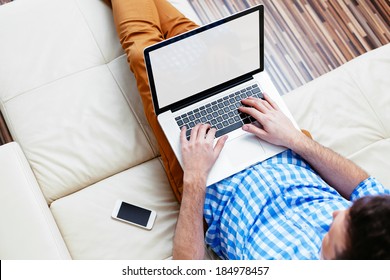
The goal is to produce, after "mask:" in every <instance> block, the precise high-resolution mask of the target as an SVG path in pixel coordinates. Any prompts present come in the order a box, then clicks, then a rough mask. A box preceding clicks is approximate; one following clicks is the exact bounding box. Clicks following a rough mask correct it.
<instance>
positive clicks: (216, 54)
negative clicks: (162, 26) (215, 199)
mask: <svg viewBox="0 0 390 280" xmlns="http://www.w3.org/2000/svg"><path fill="white" fill-rule="evenodd" d="M263 23H264V8H263V6H262V5H258V6H255V7H252V8H249V9H247V10H244V11H242V12H239V13H236V14H234V15H232V16H228V17H226V18H224V19H221V20H218V21H216V22H213V23H210V24H207V25H205V26H202V27H199V28H197V29H195V30H191V31H189V32H186V33H184V34H181V35H178V36H176V37H173V38H170V39H168V40H165V41H162V42H160V43H157V44H155V45H152V46H150V47H147V48H146V49H145V50H144V57H145V63H146V69H147V74H148V79H149V85H150V90H151V94H152V100H153V105H154V110H155V113H156V115H157V119H158V122H159V124H160V125H161V128H162V130H163V131H164V133H165V135H166V137H167V139H168V141H169V143H170V145H171V147H172V149H173V151H174V153H175V155H176V157H177V158H178V160H179V162H180V164H182V156H181V150H180V149H181V148H180V130H181V127H182V126H184V125H185V126H187V138H188V139H189V136H190V131H191V129H192V128H193V127H194V126H195V125H196V124H197V123H210V124H211V126H212V127H215V128H216V129H217V132H216V140H215V141H217V138H218V137H221V136H222V135H225V134H229V138H228V140H227V142H226V144H225V147H224V148H223V150H222V152H221V154H220V156H219V158H218V160H217V161H216V163H215V165H214V166H213V168H212V170H211V171H210V174H209V176H208V178H207V186H209V185H211V184H214V183H216V182H218V181H220V180H222V179H224V178H227V177H229V176H231V175H233V174H235V173H237V172H239V171H241V170H243V169H245V168H247V167H249V166H251V165H253V164H256V163H258V162H261V161H263V160H265V159H268V158H270V157H272V156H274V155H276V154H278V153H280V152H282V151H284V150H285V148H283V147H279V146H275V145H271V144H269V143H267V142H264V141H262V140H260V139H258V138H257V137H256V136H254V135H252V134H249V133H247V132H245V131H243V130H242V129H241V127H242V125H243V124H244V123H251V122H254V121H255V120H254V119H253V118H251V117H250V116H248V115H245V114H243V113H240V112H239V111H238V109H237V108H238V107H239V106H242V104H241V100H242V99H244V98H247V97H249V96H254V97H257V98H263V94H262V93H263V92H266V93H267V94H268V95H269V96H270V97H271V98H272V99H273V100H274V101H275V102H276V103H277V104H278V106H279V107H280V108H281V109H282V111H283V112H284V113H285V114H286V115H287V116H288V117H289V118H290V119H291V120H292V121H293V123H294V124H295V126H296V127H297V128H298V126H297V124H296V123H295V121H294V120H293V118H292V116H291V114H290V112H289V111H288V109H287V107H286V106H285V104H284V102H283V100H282V98H281V97H280V95H279V93H278V91H277V89H276V88H275V86H274V84H273V83H272V81H271V79H270V77H269V76H268V74H267V73H266V72H265V71H264V32H263Z"/></svg>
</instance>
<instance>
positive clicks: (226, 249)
mask: <svg viewBox="0 0 390 280" xmlns="http://www.w3.org/2000/svg"><path fill="white" fill-rule="evenodd" d="M375 194H390V191H389V190H388V189H385V188H384V187H383V186H382V185H381V184H380V183H379V182H378V181H376V180H375V179H374V178H372V177H370V178H368V179H366V180H364V181H363V182H361V183H360V184H359V185H358V186H357V187H356V189H355V190H354V192H353V193H352V195H351V198H350V200H351V201H354V200H356V199H357V198H359V197H362V196H365V195H375ZM351 201H348V200H346V199H344V198H343V197H342V196H341V195H340V194H339V193H338V192H337V191H335V190H334V189H333V188H332V187H330V186H329V185H328V184H327V183H325V182H324V181H323V180H322V179H321V178H320V177H319V176H318V175H317V174H316V173H315V172H314V171H313V169H312V168H311V167H310V166H309V165H308V164H307V163H306V162H305V161H304V160H303V159H302V158H301V157H300V156H298V155H297V154H295V153H294V152H292V151H290V150H287V151H285V152H283V153H281V154H279V155H277V156H274V157H272V158H270V159H268V160H266V161H264V162H261V163H259V164H257V165H254V166H252V167H250V168H248V169H246V170H244V171H242V172H239V173H237V174H235V175H233V176H231V177H229V178H227V179H224V180H222V181H221V182H219V183H217V184H214V185H212V186H210V187H208V188H207V191H206V199H205V205H204V217H205V219H206V222H207V224H208V226H209V227H208V230H207V232H206V243H207V244H208V245H209V246H210V247H211V249H212V250H213V251H214V252H215V253H217V255H218V256H219V257H220V258H222V259H318V258H319V251H320V248H321V243H322V238H323V237H324V235H325V234H326V233H327V232H328V230H329V227H330V224H331V223H332V213H333V212H334V211H335V210H340V209H346V208H348V207H349V206H350V205H351V203H352V202H351Z"/></svg>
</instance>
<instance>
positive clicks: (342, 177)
mask: <svg viewBox="0 0 390 280" xmlns="http://www.w3.org/2000/svg"><path fill="white" fill-rule="evenodd" d="M289 148H290V149H291V150H293V151H294V152H296V153H297V154H299V155H300V156H301V157H303V158H304V159H305V160H306V161H307V162H308V163H309V164H310V165H311V166H312V167H313V168H314V169H315V170H316V171H317V172H318V174H319V175H320V176H321V178H323V179H324V180H325V181H326V182H327V183H328V184H329V185H330V186H332V187H333V188H335V189H336V190H337V191H338V192H339V193H340V194H341V195H342V196H343V197H345V198H346V199H349V197H350V195H351V193H352V192H353V190H354V189H355V188H356V187H357V185H358V184H359V183H360V182H362V181H363V180H365V179H367V178H368V177H369V175H368V174H367V173H366V172H365V171H364V170H363V169H361V168H360V167H359V166H357V165H356V164H354V163H353V162H352V161H350V160H348V159H346V158H344V157H342V156H341V155H339V154H337V153H336V152H334V151H332V150H331V149H329V148H326V147H324V146H322V145H320V144H319V143H317V142H315V141H314V140H312V139H310V138H308V137H306V136H305V135H304V134H302V135H300V136H299V137H297V138H296V139H295V141H293V142H292V143H291V146H290V147H289Z"/></svg>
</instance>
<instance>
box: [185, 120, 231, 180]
mask: <svg viewBox="0 0 390 280" xmlns="http://www.w3.org/2000/svg"><path fill="white" fill-rule="evenodd" d="M215 132H216V130H215V128H211V129H210V125H209V124H198V125H196V126H195V127H194V128H193V129H192V131H191V135H190V140H187V138H186V128H185V127H183V128H182V130H181V134H180V143H181V151H182V156H183V171H184V175H185V176H186V175H187V176H188V175H193V176H196V177H201V178H204V179H206V178H207V176H208V174H209V172H210V170H211V168H212V167H213V165H214V163H215V161H216V160H217V158H218V156H219V154H220V153H221V151H222V148H223V146H224V145H225V142H226V139H227V136H223V137H221V138H219V139H218V142H217V144H216V145H215V147H214V138H215Z"/></svg>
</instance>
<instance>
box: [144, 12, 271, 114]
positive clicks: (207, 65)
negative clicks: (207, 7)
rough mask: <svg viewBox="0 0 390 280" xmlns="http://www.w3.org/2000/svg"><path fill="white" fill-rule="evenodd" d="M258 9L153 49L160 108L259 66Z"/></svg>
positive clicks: (154, 71)
mask: <svg viewBox="0 0 390 280" xmlns="http://www.w3.org/2000/svg"><path fill="white" fill-rule="evenodd" d="M260 36H262V34H260V27H259V11H255V12H252V13H249V14H247V15H245V16H242V17H238V18H236V19H234V20H231V21H228V22H226V23H223V24H222V25H219V26H216V27H213V28H211V29H208V30H205V31H203V32H201V33H198V34H196V35H195V36H190V37H187V38H185V39H183V40H179V41H177V42H175V43H173V44H169V45H166V46H164V47H162V48H159V49H156V50H154V51H152V52H150V62H151V66H152V68H153V78H154V84H155V88H156V93H157V99H158V103H159V107H160V108H163V107H165V106H168V105H171V104H173V103H175V102H177V101H180V100H183V99H185V98H187V97H190V96H192V95H195V94H197V93H200V92H203V91H205V90H207V89H209V88H212V87H214V86H217V85H220V84H222V83H224V82H227V81H230V80H232V79H235V78H237V77H240V76H242V75H244V74H247V73H251V72H252V71H255V70H256V69H259V68H260V64H261V63H263V62H262V61H261V57H260Z"/></svg>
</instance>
